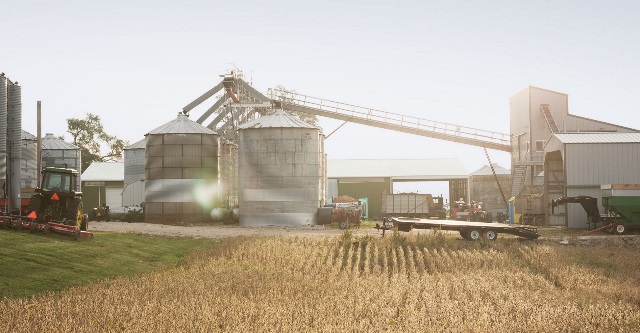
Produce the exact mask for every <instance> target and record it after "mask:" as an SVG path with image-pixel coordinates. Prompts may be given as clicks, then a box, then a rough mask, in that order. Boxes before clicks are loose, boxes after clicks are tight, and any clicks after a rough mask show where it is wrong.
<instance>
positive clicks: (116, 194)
mask: <svg viewBox="0 0 640 333" xmlns="http://www.w3.org/2000/svg"><path fill="white" fill-rule="evenodd" d="M122 190H123V188H122V187H107V188H106V192H107V206H109V207H111V208H115V207H122Z"/></svg>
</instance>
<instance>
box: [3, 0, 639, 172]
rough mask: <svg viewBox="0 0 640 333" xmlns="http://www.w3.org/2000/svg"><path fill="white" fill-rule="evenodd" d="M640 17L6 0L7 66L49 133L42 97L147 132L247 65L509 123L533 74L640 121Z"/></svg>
mask: <svg viewBox="0 0 640 333" xmlns="http://www.w3.org/2000/svg"><path fill="white" fill-rule="evenodd" d="M639 18H640V2H638V1H526V2H524V1H474V2H470V1H437V2H434V1H348V0H340V1H313V2H312V1H299V0H292V1H268V2H267V1H233V2H231V1H121V0H110V1H30V0H21V1H8V0H0V22H2V28H0V71H1V72H5V73H6V74H7V75H8V76H9V77H10V78H11V79H12V80H14V81H18V82H19V83H20V85H21V86H22V91H23V112H24V114H23V128H24V129H25V130H27V131H29V132H31V133H33V134H35V132H36V123H35V114H36V111H35V110H36V101H37V100H42V103H43V132H45V133H46V132H52V133H55V134H56V135H65V136H66V137H67V138H68V139H69V138H70V136H69V134H68V133H66V119H67V118H70V117H76V118H81V117H84V115H85V113H87V112H91V113H94V114H97V115H99V116H100V117H101V118H102V121H103V124H104V126H105V129H106V131H107V132H108V133H110V134H113V135H116V136H118V137H119V138H121V139H125V140H129V141H130V142H131V143H133V142H135V141H138V140H140V139H142V138H143V136H144V134H145V133H147V132H148V131H150V130H151V129H153V128H155V127H157V126H159V125H161V124H163V123H165V122H167V121H170V120H172V119H173V118H174V117H175V115H176V114H177V113H178V112H179V111H180V110H181V109H182V107H184V106H185V105H186V104H188V103H189V102H191V101H192V100H193V99H195V98H196V97H198V96H199V95H200V94H202V93H203V92H205V91H206V90H208V89H210V88H211V87H213V86H214V85H215V84H217V83H218V82H219V80H220V78H219V76H218V75H219V74H223V73H224V72H225V71H226V70H228V69H230V68H231V67H232V66H233V65H235V66H237V67H239V68H240V69H242V70H243V71H244V73H245V76H246V77H247V78H248V79H252V82H253V85H254V87H256V88H257V89H258V90H260V91H262V92H264V93H266V90H267V88H270V87H275V86H276V85H284V86H285V87H287V88H288V89H293V90H296V91H297V92H299V93H303V94H307V95H311V96H316V97H322V98H327V99H332V100H337V101H342V102H346V103H350V104H355V105H361V106H366V107H372V108H376V109H381V110H385V111H390V112H395V113H401V114H407V115H413V116H417V117H421V118H426V119H432V120H437V121H442V122H449V123H453V124H459V125H465V126H471V127H477V128H481V129H486V130H493V131H497V132H503V133H508V132H509V126H508V123H509V120H508V116H509V96H511V95H512V94H514V93H515V92H517V91H519V90H521V89H523V88H524V87H526V86H527V85H533V86H538V87H542V88H546V89H550V90H555V91H559V92H563V93H567V94H569V111H570V112H571V113H573V114H577V115H581V116H585V117H590V118H595V119H598V120H604V121H608V122H612V123H615V124H619V125H624V126H628V127H632V128H640V99H639V98H638V94H639V92H640V61H639V59H640V19H639ZM213 102H214V101H210V102H208V103H207V104H208V105H205V106H204V107H205V108H206V107H208V106H210V105H211V104H213ZM200 114H201V112H200V113H197V110H195V111H194V116H193V117H192V118H194V120H195V119H197V116H199V115H200ZM340 123H341V122H339V121H332V120H328V119H323V120H322V121H321V125H322V126H323V127H324V132H325V133H329V132H331V131H332V130H333V129H335V128H336V127H337V126H339V125H340ZM326 148H327V152H328V154H329V158H333V159H337V158H400V157H401V158H437V157H459V158H461V160H462V161H463V164H464V166H465V168H466V169H467V171H469V172H472V171H474V170H476V169H478V168H480V167H481V166H482V165H484V164H486V163H487V162H486V158H485V156H484V153H483V151H482V149H481V148H477V147H471V146H466V145H461V144H455V143H449V142H446V141H441V140H436V139H430V138H424V137H420V136H414V135H410V134H403V133H395V132H391V131H386V130H381V129H375V128H370V127H366V126H363V125H357V124H347V125H346V126H344V127H343V128H342V129H340V130H339V131H338V132H337V133H336V134H334V135H333V136H332V137H331V138H329V139H328V140H327V143H326ZM490 154H491V155H492V158H493V159H494V160H495V161H497V162H498V163H500V164H501V165H503V166H505V167H507V168H508V167H509V156H508V154H507V153H503V152H497V151H490Z"/></svg>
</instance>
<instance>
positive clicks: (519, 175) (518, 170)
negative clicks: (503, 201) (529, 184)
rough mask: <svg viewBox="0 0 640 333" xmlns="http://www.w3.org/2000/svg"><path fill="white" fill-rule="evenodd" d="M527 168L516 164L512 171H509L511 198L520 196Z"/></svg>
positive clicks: (525, 165)
mask: <svg viewBox="0 0 640 333" xmlns="http://www.w3.org/2000/svg"><path fill="white" fill-rule="evenodd" d="M528 168H529V165H528V164H518V163H516V164H515V165H514V167H513V170H511V197H515V196H517V195H518V194H520V191H521V190H522V186H523V185H524V180H525V178H526V176H527V169H528Z"/></svg>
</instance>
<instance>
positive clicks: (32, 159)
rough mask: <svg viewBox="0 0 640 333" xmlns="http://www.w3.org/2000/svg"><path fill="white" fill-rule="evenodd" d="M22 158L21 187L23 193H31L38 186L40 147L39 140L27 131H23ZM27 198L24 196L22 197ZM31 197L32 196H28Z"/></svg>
mask: <svg viewBox="0 0 640 333" xmlns="http://www.w3.org/2000/svg"><path fill="white" fill-rule="evenodd" d="M21 139H22V140H21V141H22V158H21V159H20V187H21V189H22V192H23V193H25V192H27V193H30V192H32V191H31V190H30V189H35V188H36V187H37V186H38V178H37V177H38V164H37V162H36V161H37V160H38V156H37V152H38V149H37V148H38V147H37V138H36V137H35V136H34V135H33V134H31V133H29V132H26V131H25V130H22V137H21ZM22 196H23V197H25V196H24V195H22ZM28 197H31V195H28Z"/></svg>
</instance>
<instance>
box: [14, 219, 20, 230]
mask: <svg viewBox="0 0 640 333" xmlns="http://www.w3.org/2000/svg"><path fill="white" fill-rule="evenodd" d="M14 223H15V224H14V225H13V227H14V228H15V229H16V230H22V220H20V219H18V220H15V222H14Z"/></svg>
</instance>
